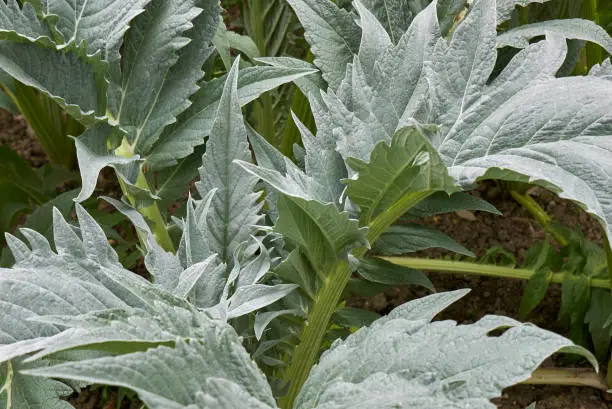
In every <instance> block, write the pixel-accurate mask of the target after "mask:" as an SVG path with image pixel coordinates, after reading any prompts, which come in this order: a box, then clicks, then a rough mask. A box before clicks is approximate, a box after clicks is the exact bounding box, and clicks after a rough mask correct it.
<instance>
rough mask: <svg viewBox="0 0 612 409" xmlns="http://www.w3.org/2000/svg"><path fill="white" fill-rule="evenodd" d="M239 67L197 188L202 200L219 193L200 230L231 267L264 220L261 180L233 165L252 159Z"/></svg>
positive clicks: (221, 107) (222, 103)
mask: <svg viewBox="0 0 612 409" xmlns="http://www.w3.org/2000/svg"><path fill="white" fill-rule="evenodd" d="M238 63H239V59H236V62H235V63H234V66H233V67H232V70H231V71H230V73H229V75H228V77H227V81H226V84H225V87H224V91H223V95H222V96H221V99H220V102H219V108H218V111H217V115H216V118H215V122H214V125H213V128H212V130H211V136H210V138H209V139H208V142H207V144H206V153H205V154H204V157H203V158H202V167H201V168H200V181H199V182H198V183H197V184H196V187H197V189H198V191H199V192H200V195H202V196H206V194H208V192H210V191H211V190H213V189H216V193H215V194H214V196H213V198H212V204H211V208H210V212H209V214H208V215H207V217H206V218H205V219H204V220H202V223H203V224H202V225H200V229H201V230H202V231H205V232H206V234H207V235H208V244H209V246H210V251H211V252H214V253H217V254H218V256H219V258H220V259H221V261H223V262H225V263H227V264H231V262H232V256H233V254H234V251H235V250H236V249H237V248H238V245H239V244H240V243H242V242H244V241H246V240H247V239H248V238H249V236H250V235H251V233H252V232H253V230H254V226H256V225H257V224H258V223H259V222H260V220H261V217H262V216H260V215H259V210H260V208H261V205H260V204H259V203H258V202H257V199H258V197H259V194H257V193H255V192H254V188H255V184H256V183H257V179H256V178H255V177H253V176H252V175H251V174H249V173H247V172H246V171H245V170H244V169H242V168H241V167H240V166H238V165H237V164H235V163H234V162H233V161H235V160H243V161H249V160H250V158H251V153H250V151H249V145H248V141H247V132H246V128H245V126H244V120H243V118H242V111H241V109H240V101H239V95H238V87H237V85H238Z"/></svg>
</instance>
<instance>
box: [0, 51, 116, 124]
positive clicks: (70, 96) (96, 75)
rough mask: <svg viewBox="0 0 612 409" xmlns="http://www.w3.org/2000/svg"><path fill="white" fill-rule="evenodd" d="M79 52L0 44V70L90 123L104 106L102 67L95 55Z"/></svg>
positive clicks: (104, 69)
mask: <svg viewBox="0 0 612 409" xmlns="http://www.w3.org/2000/svg"><path fill="white" fill-rule="evenodd" d="M83 54H84V53H83V50H75V49H67V50H64V51H61V52H58V51H57V50H56V49H55V47H51V46H43V45H42V44H41V43H13V42H9V41H0V68H1V69H2V70H4V71H5V72H6V73H8V74H9V75H10V76H11V77H13V78H15V79H16V80H18V81H19V82H21V83H23V84H25V85H29V86H31V87H34V88H36V89H38V90H39V91H41V92H43V93H45V94H46V95H48V96H49V97H51V98H52V99H53V100H54V101H55V102H57V103H58V104H60V106H62V107H63V108H65V109H66V111H68V113H69V114H71V115H72V116H73V117H74V118H76V119H78V120H79V121H81V122H83V123H86V124H91V123H92V122H93V116H102V115H103V114H104V107H105V89H106V80H105V79H104V74H105V72H106V70H107V69H106V66H105V65H104V64H103V63H102V62H101V61H100V59H99V56H97V57H96V56H94V57H86V56H85V55H83Z"/></svg>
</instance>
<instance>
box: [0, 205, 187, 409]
mask: <svg viewBox="0 0 612 409" xmlns="http://www.w3.org/2000/svg"><path fill="white" fill-rule="evenodd" d="M77 214H78V216H79V222H80V232H81V236H80V237H79V236H78V235H77V234H76V233H75V231H74V230H73V227H72V226H70V225H69V224H68V223H67V222H66V221H64V219H63V218H62V217H61V215H60V214H59V212H55V214H54V239H55V240H54V241H55V249H56V251H52V250H51V246H50V244H49V242H48V241H47V240H46V239H45V238H44V237H43V236H42V235H40V234H38V233H36V232H34V231H32V230H27V229H24V230H22V234H23V235H24V236H25V237H26V239H27V240H28V242H29V244H30V246H29V247H28V246H27V245H26V244H25V243H24V242H22V241H20V240H18V239H17V238H15V237H14V236H7V242H8V245H9V247H10V249H11V250H12V252H13V255H14V257H15V260H16V261H15V265H14V267H13V268H11V269H0V310H1V311H0V313H1V315H2V317H3V319H2V320H0V344H9V345H8V346H7V345H4V346H3V347H2V348H9V349H10V348H11V347H12V346H11V345H12V344H14V343H16V342H19V341H23V342H24V343H26V344H27V345H29V344H30V343H31V342H34V341H30V340H32V339H35V338H39V337H51V336H54V335H56V334H58V333H59V332H60V329H59V328H60V327H58V326H57V325H54V324H53V323H49V322H41V321H35V319H37V318H40V317H42V316H45V315H51V314H55V315H64V316H65V315H68V316H76V315H81V314H84V313H88V312H93V311H99V310H107V309H125V308H130V307H133V308H141V309H148V308H150V307H151V306H152V305H153V304H154V303H155V300H158V301H163V302H164V303H168V304H169V305H173V304H174V305H177V304H178V303H180V300H179V299H178V298H174V297H173V296H171V295H170V294H168V293H165V292H164V291H161V290H159V289H157V288H154V287H153V286H152V285H151V284H150V283H148V282H147V281H145V280H144V279H142V278H140V277H138V276H136V275H134V274H132V273H130V272H128V271H127V270H125V269H124V268H123V267H122V266H121V264H119V262H118V257H117V254H116V253H115V252H114V250H113V249H112V248H111V247H110V245H109V244H108V241H107V239H106V237H105V236H104V233H103V232H102V229H101V228H100V226H98V225H97V224H96V222H95V221H94V220H93V219H92V218H91V216H89V215H88V214H87V213H86V212H85V211H84V210H83V208H81V207H80V206H77ZM173 300H174V301H173ZM16 346H17V344H16ZM34 350H37V349H36V348H35V349H34ZM1 358H3V360H4V358H5V356H3V357H1ZM4 370H6V366H5V367H4ZM5 373H6V372H5V371H3V375H2V376H5V375H4V374H5ZM49 382H50V383H49ZM33 385H35V387H34V386H33ZM11 388H12V389H11V391H15V392H16V391H20V390H21V391H23V392H24V393H26V392H27V394H24V395H19V396H18V398H19V399H22V400H23V402H27V404H34V403H35V402H37V401H38V399H39V397H40V396H41V395H39V393H43V394H47V393H51V391H53V390H56V391H58V389H57V384H55V383H53V382H52V381H44V382H42V381H36V382H34V383H33V381H32V380H31V378H30V377H23V376H17V377H14V378H13V382H12V383H11ZM45 391H46V392H45ZM12 396H16V395H12ZM43 396H47V398H48V399H50V400H49V401H48V402H46V405H49V407H51V405H60V403H59V401H57V399H56V400H52V396H51V395H50V394H47V395H43ZM55 396H56V397H57V398H59V395H55ZM1 399H2V397H0V400H1ZM20 402H22V401H20ZM24 405H25V404H24ZM13 407H27V406H13ZM58 407H61V406H58Z"/></svg>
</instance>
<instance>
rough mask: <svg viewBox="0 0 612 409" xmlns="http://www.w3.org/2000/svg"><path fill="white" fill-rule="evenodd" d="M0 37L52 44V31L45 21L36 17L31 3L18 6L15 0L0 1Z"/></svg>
mask: <svg viewBox="0 0 612 409" xmlns="http://www.w3.org/2000/svg"><path fill="white" fill-rule="evenodd" d="M0 38H2V39H9V40H19V39H25V40H27V41H29V42H33V43H34V42H37V41H40V42H43V43H46V44H48V45H51V44H53V41H52V40H51V39H52V38H53V33H52V32H51V30H50V29H49V26H48V25H47V23H46V22H45V21H40V20H39V19H38V16H37V15H36V9H35V8H34V7H33V6H32V4H31V3H25V4H24V5H23V6H20V5H19V2H18V1H17V0H8V1H7V2H2V3H0Z"/></svg>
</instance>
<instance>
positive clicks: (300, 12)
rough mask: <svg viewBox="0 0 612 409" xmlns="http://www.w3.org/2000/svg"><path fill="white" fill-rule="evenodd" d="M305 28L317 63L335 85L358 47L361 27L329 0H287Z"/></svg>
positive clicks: (338, 82)
mask: <svg viewBox="0 0 612 409" xmlns="http://www.w3.org/2000/svg"><path fill="white" fill-rule="evenodd" d="M288 2H289V4H290V5H291V7H292V8H293V10H294V11H295V14H297V16H298V19H299V20H300V22H301V23H302V26H303V27H304V28H305V30H306V32H305V34H304V36H305V37H306V40H307V41H308V42H309V43H310V46H311V50H312V53H313V54H314V55H315V65H316V66H317V67H319V68H320V69H321V72H322V73H323V78H324V79H325V80H326V81H327V83H328V84H329V86H330V87H331V88H332V89H334V90H335V89H337V88H338V87H339V86H340V82H341V81H342V78H343V77H344V73H345V66H346V64H348V63H350V62H351V61H352V60H353V55H355V54H357V52H358V50H359V40H360V37H361V30H360V29H359V26H357V24H356V23H355V22H354V21H353V17H352V16H351V15H350V14H349V13H348V12H347V11H346V10H343V9H341V8H339V7H338V6H337V5H335V4H334V3H332V2H331V1H330V0H288Z"/></svg>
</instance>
